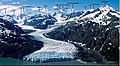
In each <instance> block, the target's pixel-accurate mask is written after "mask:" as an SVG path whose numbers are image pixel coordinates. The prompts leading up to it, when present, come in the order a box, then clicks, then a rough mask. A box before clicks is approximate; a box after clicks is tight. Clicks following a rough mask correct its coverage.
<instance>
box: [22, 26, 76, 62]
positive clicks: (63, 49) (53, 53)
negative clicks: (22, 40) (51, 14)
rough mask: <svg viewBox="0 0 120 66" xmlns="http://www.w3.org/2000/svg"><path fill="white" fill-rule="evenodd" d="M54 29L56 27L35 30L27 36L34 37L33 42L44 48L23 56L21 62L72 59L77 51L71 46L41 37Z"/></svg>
mask: <svg viewBox="0 0 120 66" xmlns="http://www.w3.org/2000/svg"><path fill="white" fill-rule="evenodd" d="M57 26H58V25H57ZM24 27H25V26H24ZM24 27H23V28H24ZM28 27H29V26H28ZM55 27H56V26H54V27H52V28H49V29H46V30H40V29H35V30H36V31H35V32H33V33H30V34H29V35H31V36H33V37H34V38H33V39H34V40H39V41H42V42H43V43H44V47H42V48H41V49H40V50H38V51H35V52H33V53H31V54H29V55H27V56H25V57H24V58H23V60H28V61H34V62H49V61H66V60H73V59H74V56H73V55H74V54H75V53H76V52H77V50H76V47H75V46H74V45H73V44H70V43H67V42H63V41H58V40H54V39H50V38H47V37H45V36H44V35H43V34H45V33H47V32H50V31H51V30H53V29H54V28H55ZM25 28H26V27H25ZM29 28H30V27H29Z"/></svg>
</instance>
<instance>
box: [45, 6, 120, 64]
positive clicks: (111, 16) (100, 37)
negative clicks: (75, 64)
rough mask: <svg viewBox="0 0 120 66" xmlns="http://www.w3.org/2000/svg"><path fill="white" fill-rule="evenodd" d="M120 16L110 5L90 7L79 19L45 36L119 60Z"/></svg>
mask: <svg viewBox="0 0 120 66" xmlns="http://www.w3.org/2000/svg"><path fill="white" fill-rule="evenodd" d="M119 17H120V13H119V12H117V11H115V10H114V9H113V8H112V7H110V6H104V7H100V8H98V9H95V10H94V9H93V10H92V9H90V10H87V11H85V12H84V13H83V14H82V15H81V16H80V18H79V19H78V20H76V21H71V22H68V23H67V24H66V25H64V26H61V27H59V28H57V29H55V30H54V31H52V32H50V33H47V34H46V35H45V36H47V37H49V38H52V39H56V40H62V41H66V42H71V43H75V44H77V45H80V46H82V47H84V48H86V49H90V50H92V51H97V52H99V53H100V54H101V55H102V56H103V57H104V58H105V59H106V60H108V61H115V62H118V60H119V58H118V57H119V52H118V51H119V49H118V48H119ZM80 51H81V50H80ZM78 55H79V54H78ZM79 57H81V56H79Z"/></svg>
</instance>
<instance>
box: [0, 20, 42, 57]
mask: <svg viewBox="0 0 120 66" xmlns="http://www.w3.org/2000/svg"><path fill="white" fill-rule="evenodd" d="M31 38H32V37H31V36H29V35H26V34H25V32H24V31H23V30H22V29H21V28H20V27H18V26H17V25H14V24H13V23H10V22H8V21H6V20H3V19H0V57H11V58H18V59H22V58H23V56H25V55H28V54H30V53H32V52H34V51H36V50H39V49H40V48H41V47H43V42H41V41H36V40H32V39H31Z"/></svg>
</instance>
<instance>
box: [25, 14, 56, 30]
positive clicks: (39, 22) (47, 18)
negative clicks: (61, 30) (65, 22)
mask: <svg viewBox="0 0 120 66" xmlns="http://www.w3.org/2000/svg"><path fill="white" fill-rule="evenodd" d="M56 21H57V20H56V19H55V18H54V17H52V16H51V15H49V14H47V15H41V14H36V15H35V16H32V17H30V18H29V19H28V20H27V22H26V25H29V26H33V27H34V28H38V29H46V28H47V27H48V26H49V25H53V24H54V23H55V22H56Z"/></svg>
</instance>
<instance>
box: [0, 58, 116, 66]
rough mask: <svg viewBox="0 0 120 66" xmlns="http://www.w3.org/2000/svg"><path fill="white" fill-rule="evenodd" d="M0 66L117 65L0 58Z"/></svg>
mask: <svg viewBox="0 0 120 66" xmlns="http://www.w3.org/2000/svg"><path fill="white" fill-rule="evenodd" d="M0 65H77V66H86V65H87V66H93V65H94V66H118V65H117V64H95V63H87V64H83V63H81V62H79V61H76V60H73V61H63V62H49V63H37V62H31V61H23V60H18V59H12V58H0Z"/></svg>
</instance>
